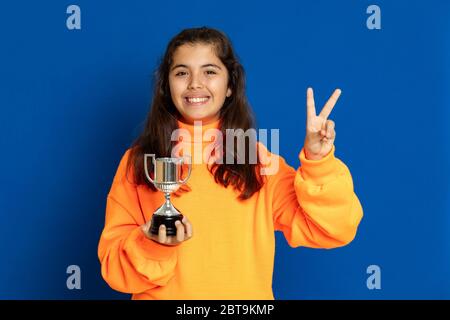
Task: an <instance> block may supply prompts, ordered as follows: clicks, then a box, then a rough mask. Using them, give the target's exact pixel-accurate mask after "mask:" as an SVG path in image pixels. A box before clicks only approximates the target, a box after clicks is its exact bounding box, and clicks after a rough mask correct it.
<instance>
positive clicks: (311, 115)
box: [306, 88, 316, 122]
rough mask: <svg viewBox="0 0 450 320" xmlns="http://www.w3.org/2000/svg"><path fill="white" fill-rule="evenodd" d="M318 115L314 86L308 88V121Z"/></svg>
mask: <svg viewBox="0 0 450 320" xmlns="http://www.w3.org/2000/svg"><path fill="white" fill-rule="evenodd" d="M315 116H316V107H315V104H314V92H313V89H312V88H308V89H307V90H306V121H307V122H308V121H309V120H310V119H313V118H314V117H315Z"/></svg>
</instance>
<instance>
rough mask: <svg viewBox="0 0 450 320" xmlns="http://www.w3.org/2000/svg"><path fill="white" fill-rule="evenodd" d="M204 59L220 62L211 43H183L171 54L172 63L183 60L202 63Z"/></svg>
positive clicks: (186, 62) (190, 62)
mask: <svg viewBox="0 0 450 320" xmlns="http://www.w3.org/2000/svg"><path fill="white" fill-rule="evenodd" d="M205 60H209V62H211V61H214V62H216V63H217V62H220V59H219V58H218V57H217V55H216V52H215V49H214V46H213V45H211V44H201V43H199V44H183V45H181V46H179V47H178V48H177V49H176V50H175V52H174V55H173V61H174V63H180V62H184V63H185V64H188V63H189V64H192V65H195V64H204V63H205Z"/></svg>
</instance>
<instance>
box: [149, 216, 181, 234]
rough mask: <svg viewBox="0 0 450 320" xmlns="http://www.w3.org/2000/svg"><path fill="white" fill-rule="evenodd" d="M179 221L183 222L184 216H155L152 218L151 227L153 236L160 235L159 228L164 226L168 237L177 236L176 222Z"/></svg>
mask: <svg viewBox="0 0 450 320" xmlns="http://www.w3.org/2000/svg"><path fill="white" fill-rule="evenodd" d="M177 220H180V221H181V220H183V215H182V214H179V215H174V216H162V215H159V214H154V215H153V216H152V225H151V227H150V232H151V233H152V234H156V235H157V234H158V231H159V226H160V225H162V224H164V225H165V226H166V235H168V236H175V235H176V234H177V227H176V226H175V222H176V221H177Z"/></svg>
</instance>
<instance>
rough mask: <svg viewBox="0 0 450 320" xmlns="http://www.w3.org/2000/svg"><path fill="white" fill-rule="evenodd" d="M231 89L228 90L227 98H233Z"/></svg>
mask: <svg viewBox="0 0 450 320" xmlns="http://www.w3.org/2000/svg"><path fill="white" fill-rule="evenodd" d="M231 93H232V92H231V89H230V88H228V90H227V97H229V96H231Z"/></svg>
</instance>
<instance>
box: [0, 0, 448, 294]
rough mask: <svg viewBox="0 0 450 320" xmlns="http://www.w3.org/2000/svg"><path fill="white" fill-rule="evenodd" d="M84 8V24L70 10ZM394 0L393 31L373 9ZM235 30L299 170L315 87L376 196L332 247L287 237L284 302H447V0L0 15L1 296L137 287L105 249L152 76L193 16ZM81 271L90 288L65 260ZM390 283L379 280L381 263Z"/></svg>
mask: <svg viewBox="0 0 450 320" xmlns="http://www.w3.org/2000/svg"><path fill="white" fill-rule="evenodd" d="M70 4H76V5H79V6H80V8H81V27H82V28H81V30H73V31H71V30H68V29H67V28H66V18H67V16H68V14H66V8H67V7H68V6H69V5H70ZM371 4H377V5H379V6H380V8H381V26H382V29H381V30H368V29H367V27H366V19H367V17H368V14H367V13H366V9H367V7H368V6H369V5H371ZM203 25H207V26H210V27H215V28H219V29H221V30H223V31H225V32H226V33H227V34H228V36H229V37H230V38H231V40H232V41H233V44H234V47H235V50H236V52H237V53H238V55H239V57H240V59H241V62H242V64H243V65H244V68H245V70H246V72H247V94H248V97H249V100H250V103H251V105H252V107H253V109H254V111H255V113H256V115H257V120H258V125H259V127H260V128H267V129H269V128H279V129H280V145H281V146H280V154H281V155H282V156H283V157H285V158H286V160H287V161H288V163H289V164H290V165H292V166H295V167H297V166H298V165H299V160H298V158H297V156H298V152H299V151H300V149H301V147H302V145H303V139H304V131H305V126H304V123H305V91H306V88H307V87H308V86H312V87H313V88H314V89H315V97H316V105H317V106H318V107H317V108H318V109H319V108H320V107H321V106H322V105H323V103H324V102H325V101H326V99H327V97H328V96H329V95H330V94H331V93H332V91H333V90H334V88H336V87H340V88H341V89H342V91H343V94H342V96H341V99H340V100H339V102H338V104H337V105H336V107H335V108H334V110H333V112H332V114H331V116H330V118H331V119H333V120H334V121H335V122H336V131H337V139H336V143H335V144H336V155H337V156H338V157H339V158H340V159H342V160H343V161H344V162H345V163H346V164H347V165H348V166H349V168H350V170H351V172H352V175H353V179H354V185H355V192H356V193H357V195H358V197H359V199H360V201H361V203H362V205H363V208H364V214H365V216H364V219H363V221H362V222H361V225H360V228H359V231H358V235H357V237H356V238H355V240H354V241H353V242H352V243H351V244H350V245H348V246H346V247H343V248H339V249H334V250H317V249H308V248H297V249H292V248H290V247H289V246H288V245H287V243H286V241H285V239H284V237H283V235H282V234H279V233H277V251H276V262H275V271H274V284H273V288H274V293H275V297H276V298H277V299H348V298H351V299H418V298H423V299H431V298H446V299H448V298H450V274H449V272H450V250H449V249H450V245H449V243H450V236H449V223H450V221H449V208H450V203H449V198H450V197H449V191H450V190H449V166H448V163H449V158H450V157H449V149H450V148H449V145H450V134H449V132H450V131H449V128H448V119H449V117H450V112H449V111H448V109H449V107H450V96H449V91H448V88H449V85H450V4H449V2H447V1H376V2H372V1H339V2H338V1H276V2H273V1H270V2H263V1H258V2H244V1H234V0H233V1H227V2H217V3H212V2H211V1H189V2H185V1H167V2H163V1H158V2H156V1H155V2H150V1H144V0H142V1H75V2H66V1H58V2H56V1H55V2H50V1H48V2H43V1H39V2H37V1H18V2H16V3H12V2H9V3H4V4H2V8H1V10H0V33H1V37H0V41H1V51H0V68H1V72H0V107H1V126H0V150H1V153H2V156H1V157H0V168H1V175H0V176H1V184H0V214H1V221H2V222H1V224H0V237H1V239H0V240H1V241H0V252H1V265H0V298H3V299H10V298H15V299H110V298H112V299H116V298H117V299H121V298H123V299H128V298H129V297H130V296H129V295H126V294H121V293H117V292H114V291H113V290H112V289H110V288H109V287H108V285H107V284H106V283H105V282H104V281H103V279H102V278H101V275H100V265H99V262H98V259H97V244H98V239H99V236H100V233H101V230H102V228H103V224H104V210H105V204H106V195H107V193H108V191H109V188H110V185H111V182H112V178H113V176H114V173H115V170H116V168H117V165H118V163H119V160H120V158H121V156H122V155H123V153H124V151H125V150H126V149H127V148H128V146H129V144H130V143H131V142H132V140H133V139H134V138H135V137H136V136H137V134H138V133H139V132H140V130H141V129H142V122H143V120H144V118H145V116H146V114H147V111H148V105H149V103H150V100H151V85H152V73H153V70H154V69H155V68H156V66H157V62H158V59H159V58H160V56H161V55H162V54H163V51H164V49H165V46H166V45H167V42H168V41H169V40H170V38H171V37H173V36H174V35H175V34H176V33H178V32H179V31H180V30H181V29H183V28H187V27H194V26H203ZM72 264H75V265H79V266H80V268H81V272H82V274H81V286H82V289H81V290H68V289H67V288H66V278H67V276H68V275H67V274H66V268H67V266H69V265H72ZM372 264H375V265H378V266H380V268H381V289H380V290H369V289H368V288H367V286H366V279H367V278H368V276H369V275H368V274H367V273H366V269H367V267H368V266H369V265H372Z"/></svg>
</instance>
